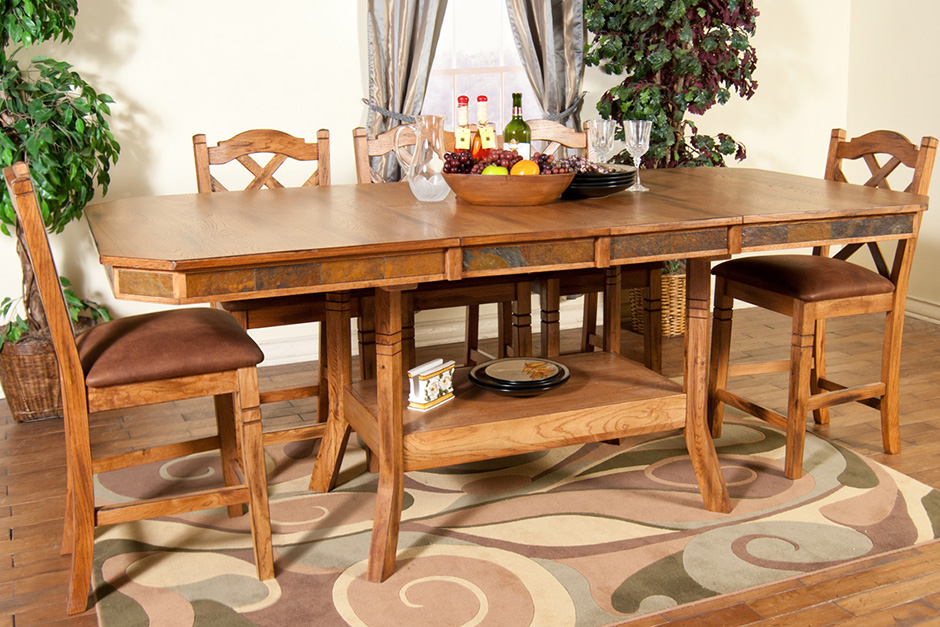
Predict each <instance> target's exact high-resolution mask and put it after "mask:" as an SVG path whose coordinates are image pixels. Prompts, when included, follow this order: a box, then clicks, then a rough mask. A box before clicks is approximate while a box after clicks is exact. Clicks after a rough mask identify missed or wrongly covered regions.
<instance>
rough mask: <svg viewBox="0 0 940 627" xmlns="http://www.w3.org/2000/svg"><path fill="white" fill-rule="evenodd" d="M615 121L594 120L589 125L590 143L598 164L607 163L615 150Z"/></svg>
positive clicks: (592, 153)
mask: <svg viewBox="0 0 940 627" xmlns="http://www.w3.org/2000/svg"><path fill="white" fill-rule="evenodd" d="M616 129H617V122H616V121H615V120H592V121H591V123H590V125H588V141H589V142H591V156H592V157H594V158H595V159H597V163H605V162H606V161H607V158H608V157H609V156H610V153H611V151H612V150H613V148H614V131H616Z"/></svg>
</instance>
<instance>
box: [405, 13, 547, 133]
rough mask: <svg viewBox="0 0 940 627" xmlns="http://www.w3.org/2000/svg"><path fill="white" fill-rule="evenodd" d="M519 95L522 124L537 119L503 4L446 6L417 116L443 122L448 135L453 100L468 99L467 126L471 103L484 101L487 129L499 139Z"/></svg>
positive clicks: (454, 113)
mask: <svg viewBox="0 0 940 627" xmlns="http://www.w3.org/2000/svg"><path fill="white" fill-rule="evenodd" d="M513 92H520V93H522V111H523V116H524V117H525V118H526V119H532V118H540V117H542V108H541V107H540V106H539V103H538V102H537V101H536V99H535V93H534V92H533V91H532V86H531V85H530V84H529V79H528V77H527V76H526V73H525V68H523V67H522V61H520V60H519V53H518V52H517V51H516V42H515V40H514V39H513V36H512V28H511V27H510V25H509V15H508V13H507V12H506V2H505V0H450V2H449V3H448V6H447V12H446V13H445V15H444V24H443V26H442V28H441V37H440V40H439V41H438V44H437V54H436V55H435V57H434V63H433V64H432V66H431V75H430V78H429V79H428V91H427V95H426V96H425V99H424V106H423V108H422V111H421V112H422V113H425V114H435V115H443V116H446V117H447V120H446V121H445V122H444V126H445V128H447V129H450V130H453V128H454V121H455V120H456V116H457V96H459V95H461V94H463V95H466V96H468V97H469V98H470V123H471V124H473V123H476V115H477V114H476V99H477V96H480V95H483V96H486V97H487V98H488V99H489V116H490V123H492V124H493V126H494V127H495V128H496V130H497V132H499V133H501V132H502V130H503V127H505V126H506V123H507V122H508V121H509V119H510V117H512V93H513Z"/></svg>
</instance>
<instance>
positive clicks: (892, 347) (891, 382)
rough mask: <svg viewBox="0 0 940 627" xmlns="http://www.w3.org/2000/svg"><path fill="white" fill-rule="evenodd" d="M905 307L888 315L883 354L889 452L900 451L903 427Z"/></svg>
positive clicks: (884, 426)
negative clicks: (900, 399)
mask: <svg viewBox="0 0 940 627" xmlns="http://www.w3.org/2000/svg"><path fill="white" fill-rule="evenodd" d="M903 330H904V311H903V309H900V310H899V308H898V307H895V309H894V310H893V311H889V312H888V313H887V315H886V318H885V335H884V348H883V349H882V357H881V380H882V381H884V383H885V393H884V396H882V397H881V439H882V444H883V445H884V450H885V452H886V453H899V452H900V451H901V427H900V421H899V418H898V385H899V383H900V381H899V379H900V370H901V335H902V332H903Z"/></svg>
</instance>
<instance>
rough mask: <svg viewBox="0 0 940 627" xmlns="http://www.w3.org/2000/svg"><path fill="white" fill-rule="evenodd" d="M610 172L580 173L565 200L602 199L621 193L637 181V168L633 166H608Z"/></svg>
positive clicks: (576, 175)
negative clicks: (602, 197)
mask: <svg viewBox="0 0 940 627" xmlns="http://www.w3.org/2000/svg"><path fill="white" fill-rule="evenodd" d="M603 167H605V168H609V169H610V170H611V171H610V172H578V173H577V174H575V175H574V180H573V181H571V185H569V186H568V189H566V190H565V193H564V194H563V195H562V197H563V198H587V197H591V198H600V197H601V196H610V195H611V194H616V193H617V192H621V191H623V190H625V189H627V188H628V187H630V186H631V185H633V181H634V180H636V168H634V167H633V166H631V165H619V164H607V165H605V166H603Z"/></svg>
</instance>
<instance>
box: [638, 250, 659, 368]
mask: <svg viewBox="0 0 940 627" xmlns="http://www.w3.org/2000/svg"><path fill="white" fill-rule="evenodd" d="M643 361H644V364H645V365H646V367H647V368H649V369H650V370H652V371H653V372H659V373H662V371H663V271H662V270H661V269H660V268H653V269H652V270H650V271H649V277H648V280H647V287H646V288H645V289H644V290H643Z"/></svg>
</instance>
